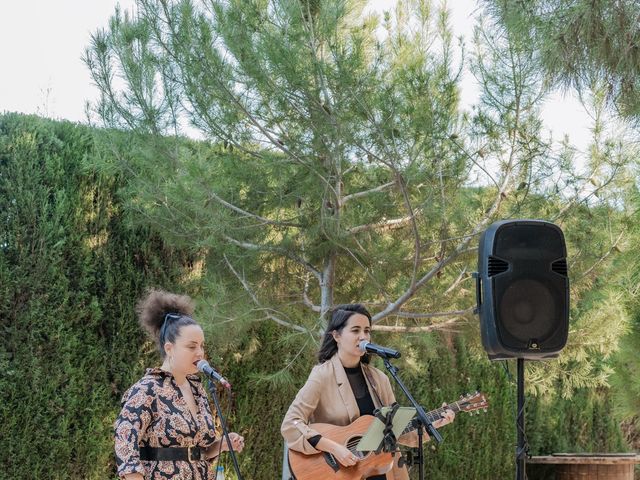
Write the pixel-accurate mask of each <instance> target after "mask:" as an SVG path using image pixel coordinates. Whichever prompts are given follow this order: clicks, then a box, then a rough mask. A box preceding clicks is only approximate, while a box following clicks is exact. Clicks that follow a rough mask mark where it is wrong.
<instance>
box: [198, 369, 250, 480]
mask: <svg viewBox="0 0 640 480" xmlns="http://www.w3.org/2000/svg"><path fill="white" fill-rule="evenodd" d="M207 380H208V382H207V384H208V386H209V394H210V395H211V398H212V399H213V404H214V405H215V406H216V412H217V413H218V419H219V420H220V426H221V427H222V433H223V436H224V439H225V440H226V442H227V445H228V446H229V455H231V460H232V461H233V468H234V469H235V471H236V475H237V477H238V480H244V477H243V476H242V474H241V473H240V466H239V465H238V459H237V458H236V452H235V451H234V450H233V445H232V444H231V439H230V438H229V430H228V429H227V422H226V421H225V419H224V416H223V415H222V410H221V409H220V402H219V401H218V396H217V395H216V386H215V385H214V384H213V380H212V379H211V377H209V376H208V375H207ZM221 453H222V444H220V453H219V454H218V461H219V459H220V454H221Z"/></svg>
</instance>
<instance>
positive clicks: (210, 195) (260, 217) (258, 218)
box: [207, 192, 300, 228]
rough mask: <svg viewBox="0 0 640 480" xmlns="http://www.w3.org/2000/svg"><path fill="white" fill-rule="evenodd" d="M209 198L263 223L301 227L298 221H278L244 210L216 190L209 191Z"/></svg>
mask: <svg viewBox="0 0 640 480" xmlns="http://www.w3.org/2000/svg"><path fill="white" fill-rule="evenodd" d="M209 200H215V201H216V202H218V203H219V204H220V205H222V206H224V207H226V208H228V209H230V210H233V211H234V212H237V213H239V214H241V215H243V216H245V217H249V218H254V219H256V220H258V221H260V223H261V224H263V225H274V226H277V227H296V228H299V227H300V224H298V223H291V222H288V221H284V222H281V221H278V220H271V219H269V218H266V217H262V216H260V215H257V214H255V213H251V212H248V211H246V210H243V209H242V208H240V207H238V206H236V205H234V204H232V203H229V202H227V201H226V200H223V199H222V198H220V197H219V196H218V195H217V194H215V193H214V192H209V199H208V200H207V201H209Z"/></svg>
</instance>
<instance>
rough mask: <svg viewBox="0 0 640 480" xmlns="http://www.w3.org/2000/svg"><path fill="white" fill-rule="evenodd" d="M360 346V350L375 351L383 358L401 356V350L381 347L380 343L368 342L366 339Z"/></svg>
mask: <svg viewBox="0 0 640 480" xmlns="http://www.w3.org/2000/svg"><path fill="white" fill-rule="evenodd" d="M358 346H359V347H360V350H362V351H363V352H367V353H375V354H376V355H378V356H380V357H382V358H400V356H401V354H400V352H399V351H397V350H394V349H392V348H387V347H381V346H380V345H376V344H375V343H371V342H367V341H366V340H362V341H361V342H360V343H359V344H358Z"/></svg>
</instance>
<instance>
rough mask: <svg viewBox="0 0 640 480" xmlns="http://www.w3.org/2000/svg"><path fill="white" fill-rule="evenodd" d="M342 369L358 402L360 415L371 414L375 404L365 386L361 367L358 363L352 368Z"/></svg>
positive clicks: (365, 382)
mask: <svg viewBox="0 0 640 480" xmlns="http://www.w3.org/2000/svg"><path fill="white" fill-rule="evenodd" d="M344 371H345V373H346V374H347V378H348V379H349V384H350V385H351V391H352V392H353V396H354V397H356V402H358V409H359V410H360V416H362V415H373V411H374V410H375V409H376V406H375V405H374V404H373V398H371V392H370V391H369V387H367V381H366V380H365V378H364V373H362V368H360V365H358V366H357V367H353V368H347V367H344Z"/></svg>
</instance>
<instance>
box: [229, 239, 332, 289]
mask: <svg viewBox="0 0 640 480" xmlns="http://www.w3.org/2000/svg"><path fill="white" fill-rule="evenodd" d="M222 237H223V238H224V239H225V240H226V241H228V242H229V243H232V244H233V245H236V246H238V247H242V248H245V249H247V250H255V251H259V252H272V253H277V254H279V255H282V256H284V257H287V258H288V259H290V260H293V261H294V262H296V263H298V264H300V265H302V266H303V267H304V268H306V269H307V271H309V272H310V273H311V274H312V275H313V276H314V277H316V279H318V281H319V282H321V281H322V274H321V273H320V271H318V270H317V269H316V268H315V267H314V266H313V265H311V264H310V263H309V262H307V261H306V260H305V259H304V258H301V257H299V256H298V255H295V254H294V253H292V252H290V251H289V250H286V249H284V248H279V247H274V246H272V245H259V244H256V243H251V242H246V241H240V240H236V239H235V238H233V237H230V236H229V235H227V234H222Z"/></svg>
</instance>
